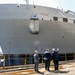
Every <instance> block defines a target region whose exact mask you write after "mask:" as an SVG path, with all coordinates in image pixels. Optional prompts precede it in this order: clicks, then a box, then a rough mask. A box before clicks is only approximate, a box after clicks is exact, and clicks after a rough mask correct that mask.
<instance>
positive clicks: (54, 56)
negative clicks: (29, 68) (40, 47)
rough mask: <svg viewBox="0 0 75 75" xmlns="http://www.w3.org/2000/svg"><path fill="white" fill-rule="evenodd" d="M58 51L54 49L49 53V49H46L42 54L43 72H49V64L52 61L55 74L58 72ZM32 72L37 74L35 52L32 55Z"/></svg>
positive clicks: (36, 55) (37, 62) (37, 57)
mask: <svg viewBox="0 0 75 75" xmlns="http://www.w3.org/2000/svg"><path fill="white" fill-rule="evenodd" d="M58 52H59V49H58V48H57V50H55V48H53V49H52V52H50V50H49V49H46V51H45V52H44V61H45V70H48V71H50V62H51V61H52V60H53V62H54V68H55V72H57V71H58V65H59V54H58ZM34 64H35V65H34V70H35V71H36V72H39V70H38V64H39V55H38V51H37V50H36V51H35V53H34Z"/></svg>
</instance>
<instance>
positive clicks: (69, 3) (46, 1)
mask: <svg viewBox="0 0 75 75" xmlns="http://www.w3.org/2000/svg"><path fill="white" fill-rule="evenodd" d="M0 3H18V4H20V3H23V4H25V3H26V2H25V0H0ZM29 4H34V5H42V6H47V7H54V8H57V7H58V8H59V9H63V10H64V11H67V10H71V11H74V12H75V0H29Z"/></svg>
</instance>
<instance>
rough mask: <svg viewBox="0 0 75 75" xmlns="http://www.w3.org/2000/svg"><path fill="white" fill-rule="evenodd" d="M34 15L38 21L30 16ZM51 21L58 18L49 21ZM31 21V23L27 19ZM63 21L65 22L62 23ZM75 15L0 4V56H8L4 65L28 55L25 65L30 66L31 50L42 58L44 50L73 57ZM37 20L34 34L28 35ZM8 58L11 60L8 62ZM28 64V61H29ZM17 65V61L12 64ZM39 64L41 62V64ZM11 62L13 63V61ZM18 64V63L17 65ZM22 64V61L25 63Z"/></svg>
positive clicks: (36, 7)
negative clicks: (37, 24)
mask: <svg viewBox="0 0 75 75" xmlns="http://www.w3.org/2000/svg"><path fill="white" fill-rule="evenodd" d="M33 13H36V14H37V15H38V17H37V18H38V19H37V18H35V16H33V18H32V17H31V16H32V14H33ZM53 17H56V18H58V20H57V19H55V20H53ZM31 18H32V19H31ZM63 18H66V19H68V22H67V21H65V22H63ZM73 18H75V15H71V14H65V13H63V12H62V11H60V10H59V9H55V8H49V7H41V6H34V5H22V4H21V5H17V4H1V5H0V46H1V49H2V52H3V54H4V55H7V56H8V54H9V56H8V59H7V60H6V64H7V63H8V62H9V65H11V64H10V55H11V56H12V57H13V60H14V59H15V58H14V57H16V58H19V55H25V56H24V58H23V60H20V61H23V62H24V60H26V58H27V54H28V55H31V56H29V58H28V59H27V60H28V61H27V62H31V63H32V62H33V60H32V59H33V54H34V51H35V49H37V50H38V52H39V54H43V53H44V52H45V50H46V48H49V49H50V50H52V48H55V49H57V48H59V49H60V51H59V53H61V54H65V53H66V54H67V53H75V46H74V45H75V23H74V20H73ZM35 20H38V22H39V26H38V27H39V29H38V33H36V34H34V33H33V34H32V33H31V32H30V28H29V25H30V22H31V21H35ZM12 57H11V58H12ZM31 60H32V61H31ZM16 61H18V59H17V60H16ZM41 61H42V60H41ZM14 62H15V61H14ZM18 63H19V61H18ZM25 63H26V61H25ZM21 64H24V63H21Z"/></svg>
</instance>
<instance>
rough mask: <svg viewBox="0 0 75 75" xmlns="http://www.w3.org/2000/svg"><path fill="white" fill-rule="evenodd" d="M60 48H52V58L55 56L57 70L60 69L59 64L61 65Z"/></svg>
mask: <svg viewBox="0 0 75 75" xmlns="http://www.w3.org/2000/svg"><path fill="white" fill-rule="evenodd" d="M58 52H59V49H57V50H55V48H53V49H52V58H53V62H54V68H55V72H57V71H58V65H59V54H58Z"/></svg>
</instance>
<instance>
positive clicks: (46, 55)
mask: <svg viewBox="0 0 75 75" xmlns="http://www.w3.org/2000/svg"><path fill="white" fill-rule="evenodd" d="M44 60H45V70H48V71H49V67H50V60H51V54H50V51H49V49H46V51H45V52H44Z"/></svg>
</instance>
